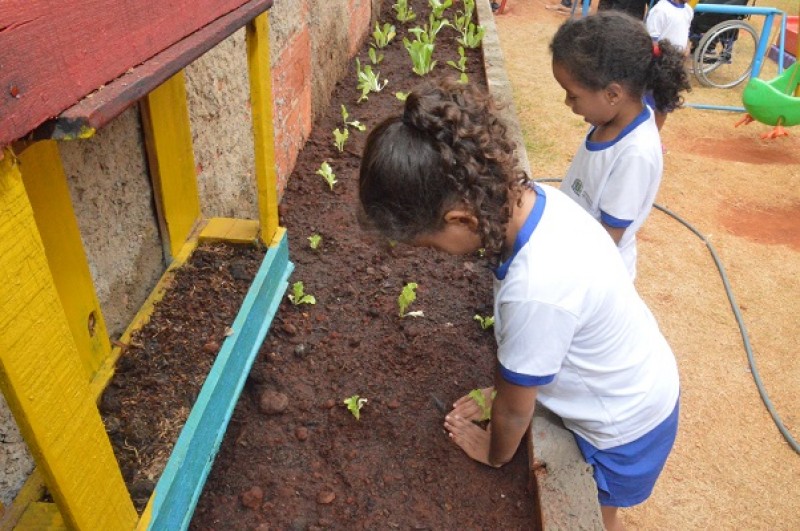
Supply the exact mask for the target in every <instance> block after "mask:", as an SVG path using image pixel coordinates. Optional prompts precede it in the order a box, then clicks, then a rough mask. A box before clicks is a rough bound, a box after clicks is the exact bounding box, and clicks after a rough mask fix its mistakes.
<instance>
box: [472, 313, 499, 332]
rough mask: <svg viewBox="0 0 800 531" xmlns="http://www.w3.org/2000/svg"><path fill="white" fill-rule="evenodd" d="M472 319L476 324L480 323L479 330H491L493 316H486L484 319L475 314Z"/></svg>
mask: <svg viewBox="0 0 800 531" xmlns="http://www.w3.org/2000/svg"><path fill="white" fill-rule="evenodd" d="M473 319H474V320H476V321H478V323H480V325H481V330H486V329H488V328H491V327H493V326H494V316H493V315H487V316H486V317H483V316H481V315H479V314H477V313H476V314H475V316H474V317H473Z"/></svg>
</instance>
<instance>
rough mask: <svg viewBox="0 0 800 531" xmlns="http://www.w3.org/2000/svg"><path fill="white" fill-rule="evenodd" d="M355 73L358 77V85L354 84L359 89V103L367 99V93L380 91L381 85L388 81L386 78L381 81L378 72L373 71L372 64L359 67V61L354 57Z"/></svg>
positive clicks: (383, 85)
mask: <svg viewBox="0 0 800 531" xmlns="http://www.w3.org/2000/svg"><path fill="white" fill-rule="evenodd" d="M356 75H357V77H358V85H356V88H358V90H360V91H361V97H360V98H358V102H359V103H361V102H362V101H364V100H366V99H369V98H368V96H367V95H368V94H369V93H370V92H380V91H381V90H383V87H385V86H386V84H387V83H388V82H389V80H388V79H384V80H383V83H381V80H380V75H381V74H380V72H373V71H372V66H370V65H364V68H361V61H359V60H358V59H356Z"/></svg>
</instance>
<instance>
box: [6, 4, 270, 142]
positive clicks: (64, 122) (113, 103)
mask: <svg viewBox="0 0 800 531" xmlns="http://www.w3.org/2000/svg"><path fill="white" fill-rule="evenodd" d="M271 6H272V0H250V1H249V2H246V3H243V5H242V6H241V7H240V8H238V9H236V10H235V11H232V12H230V13H228V14H227V15H225V16H223V17H220V18H219V19H217V20H215V21H214V22H212V23H211V24H208V25H207V26H205V27H203V28H202V29H200V30H198V31H197V32H195V33H193V34H192V35H189V36H188V37H186V38H185V39H183V40H181V41H179V42H177V43H175V44H174V45H172V46H171V47H170V48H167V49H166V50H164V51H163V52H160V53H159V54H157V55H155V56H154V57H152V58H151V59H148V60H147V61H145V62H144V63H143V64H140V65H138V66H134V65H131V66H132V67H131V68H130V69H128V70H127V71H126V72H125V73H124V74H123V75H122V76H120V77H119V78H117V79H115V80H114V81H113V82H111V83H109V84H108V85H106V86H104V87H101V88H99V90H97V91H96V92H94V93H93V94H91V95H90V96H87V97H86V98H84V99H83V100H81V101H80V102H78V103H76V104H75V100H73V101H72V102H70V105H72V104H74V105H72V106H71V107H70V108H69V109H66V110H64V109H61V110H60V111H58V112H54V113H52V114H51V115H50V116H54V115H58V116H57V117H56V118H54V119H51V120H48V121H46V122H44V123H43V124H42V125H41V126H39V127H38V128H37V129H36V130H35V131H34V132H33V133H32V134H31V138H34V139H42V138H54V139H56V140H73V139H77V138H87V137H89V136H91V135H93V134H94V132H95V131H96V130H97V129H99V128H101V127H103V126H104V125H105V124H107V123H108V122H110V121H111V120H112V119H114V118H115V117H116V116H118V115H119V114H120V113H121V112H122V111H124V110H125V109H127V108H128V107H129V106H130V105H132V104H133V103H135V102H136V101H137V100H138V99H140V98H142V97H143V96H144V95H145V94H147V93H148V92H150V91H152V90H153V89H155V88H156V87H157V86H158V85H160V84H161V83H163V82H165V81H166V80H167V79H169V78H170V77H171V76H172V75H174V74H175V73H176V72H178V71H180V70H182V69H183V68H184V67H185V66H186V65H188V64H189V63H191V62H192V61H194V60H195V59H197V58H198V57H200V56H201V55H203V54H204V53H205V52H207V51H208V50H210V49H211V48H213V47H214V46H216V45H217V44H218V43H219V42H220V41H222V40H223V39H225V38H226V37H228V36H229V35H231V34H232V33H233V32H234V31H236V30H238V29H239V28H241V27H242V26H244V25H245V24H246V23H247V22H248V21H249V20H251V19H252V18H253V17H255V16H256V15H258V14H259V13H262V12H263V11H265V10H266V9H269V8H270V7H271ZM61 111H63V112H61ZM59 113H60V114H59ZM48 118H49V117H48ZM1 119H2V111H0V120H1ZM38 123H41V122H37V124H36V125H38ZM33 127H35V125H34V126H31V127H30V128H29V129H28V130H26V131H24V132H23V134H26V133H27V132H28V131H30V130H31V129H33ZM12 138H13V137H12ZM2 144H3V133H2V128H0V145H2Z"/></svg>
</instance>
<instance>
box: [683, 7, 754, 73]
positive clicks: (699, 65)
mask: <svg viewBox="0 0 800 531" xmlns="http://www.w3.org/2000/svg"><path fill="white" fill-rule="evenodd" d="M757 46H758V34H757V33H756V30H755V29H754V28H753V26H751V25H750V24H748V23H747V22H745V21H744V20H738V19H736V20H726V21H724V22H720V23H719V24H717V25H716V26H714V27H712V28H711V29H710V30H708V31H707V32H706V33H705V34H703V37H702V38H701V39H700V42H699V43H698V44H697V47H696V48H695V50H694V54H693V55H692V68H693V70H694V74H695V76H697V79H698V80H700V83H702V84H703V85H705V86H707V87H717V88H731V87H735V86H736V85H738V84H739V83H741V82H742V81H744V80H745V79H747V77H748V76H749V75H750V72H751V71H752V70H753V63H754V62H755V58H756V49H757Z"/></svg>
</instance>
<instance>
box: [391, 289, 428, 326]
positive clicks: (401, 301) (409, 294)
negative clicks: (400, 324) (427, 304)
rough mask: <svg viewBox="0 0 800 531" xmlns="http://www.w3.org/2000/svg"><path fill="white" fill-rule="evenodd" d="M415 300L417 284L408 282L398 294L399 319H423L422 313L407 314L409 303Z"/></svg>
mask: <svg viewBox="0 0 800 531" xmlns="http://www.w3.org/2000/svg"><path fill="white" fill-rule="evenodd" d="M415 300H417V283H416V282H409V283H408V284H406V285H405V286H403V290H402V291H401V292H400V296H399V297H397V307H398V308H399V309H400V318H401V319H402V318H404V317H423V316H424V315H425V314H424V313H423V312H420V311H417V312H407V311H406V310H408V307H409V306H411V303H412V302H414V301H415Z"/></svg>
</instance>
